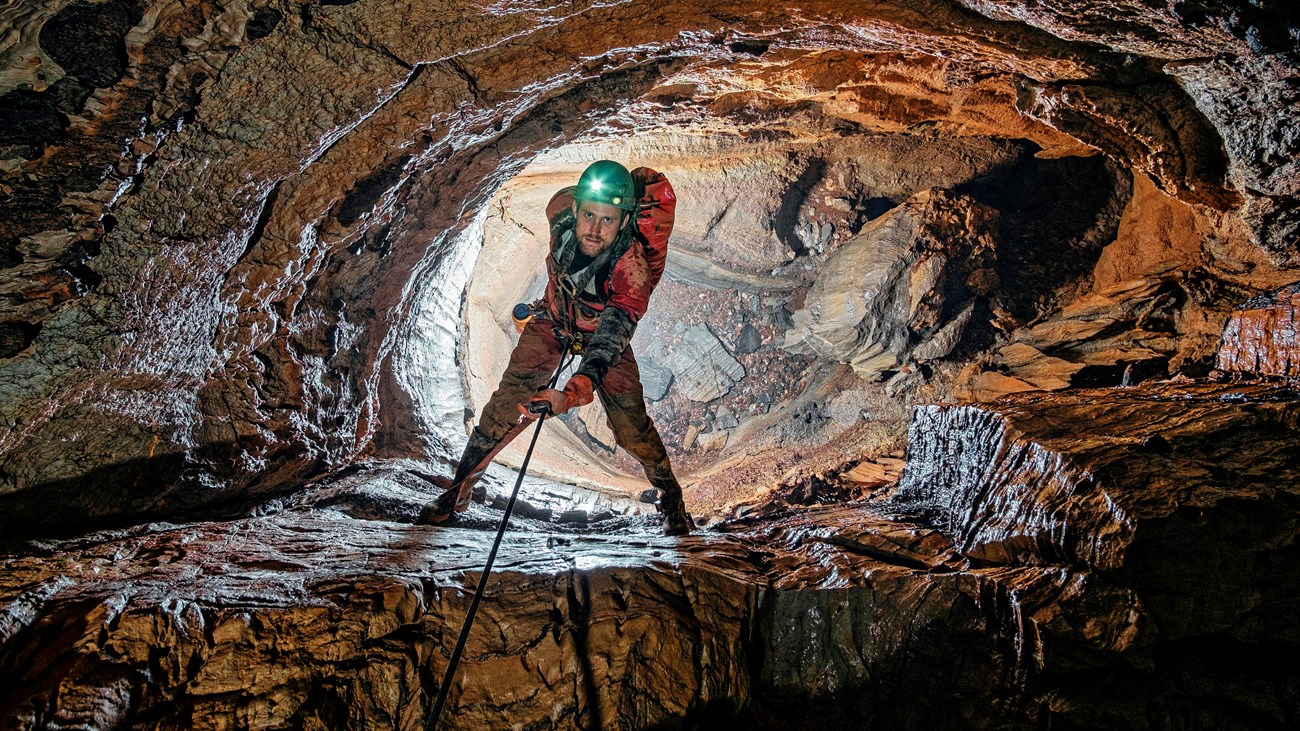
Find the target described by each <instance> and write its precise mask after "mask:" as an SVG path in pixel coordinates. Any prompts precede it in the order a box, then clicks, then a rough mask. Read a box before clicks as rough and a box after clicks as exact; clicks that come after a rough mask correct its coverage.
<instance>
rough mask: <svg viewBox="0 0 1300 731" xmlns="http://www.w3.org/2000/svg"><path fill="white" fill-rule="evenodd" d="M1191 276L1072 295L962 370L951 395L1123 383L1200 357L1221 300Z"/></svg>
mask: <svg viewBox="0 0 1300 731" xmlns="http://www.w3.org/2000/svg"><path fill="white" fill-rule="evenodd" d="M1198 279H1199V277H1198V276H1197V275H1196V274H1195V273H1187V272H1172V273H1168V274H1165V275H1163V276H1159V277H1144V278H1141V279H1136V280H1128V281H1124V282H1120V283H1118V284H1115V285H1112V286H1109V287H1106V288H1104V289H1102V290H1101V291H1099V292H1094V293H1092V294H1089V295H1086V296H1083V297H1080V298H1079V299H1078V300H1076V301H1074V302H1072V303H1070V304H1069V305H1067V306H1065V307H1064V308H1062V309H1061V310H1060V311H1059V312H1056V313H1054V314H1053V315H1052V316H1050V317H1048V318H1047V319H1045V320H1043V321H1042V322H1039V323H1037V324H1035V325H1033V326H1031V327H1027V328H1024V329H1021V330H1019V331H1017V332H1016V333H1015V335H1014V342H1012V343H1011V344H1009V345H1005V346H1002V347H1000V348H998V349H997V350H996V351H995V352H994V353H993V354H992V358H991V362H990V363H989V364H987V365H985V366H983V367H971V368H968V369H966V370H965V371H964V372H963V373H962V374H961V377H960V378H959V380H958V384H957V386H956V389H955V393H956V395H957V396H958V397H959V398H963V399H967V400H977V401H982V400H989V399H992V398H997V397H998V396H1000V395H1003V394H1006V393H1015V392H1019V391H1026V390H1045V391H1056V390H1061V389H1065V388H1070V387H1080V386H1084V387H1086V386H1119V385H1125V386H1127V385H1132V384H1135V383H1138V382H1141V381H1143V380H1146V379H1149V378H1152V377H1155V376H1162V375H1165V374H1166V372H1167V371H1169V370H1172V369H1176V368H1177V367H1179V366H1180V365H1181V364H1183V363H1186V362H1188V361H1199V360H1204V359H1206V358H1208V357H1209V354H1210V352H1211V351H1210V347H1211V346H1210V343H1212V342H1214V341H1213V340H1212V339H1211V335H1210V328H1211V327H1213V326H1214V323H1216V322H1218V321H1219V320H1218V318H1219V317H1220V316H1221V315H1219V314H1217V313H1219V312H1222V311H1223V310H1224V309H1226V303H1225V302H1224V301H1223V299H1222V298H1210V297H1205V296H1200V295H1199V294H1194V293H1197V292H1198V290H1202V289H1203V288H1204V284H1203V282H1202V281H1198Z"/></svg>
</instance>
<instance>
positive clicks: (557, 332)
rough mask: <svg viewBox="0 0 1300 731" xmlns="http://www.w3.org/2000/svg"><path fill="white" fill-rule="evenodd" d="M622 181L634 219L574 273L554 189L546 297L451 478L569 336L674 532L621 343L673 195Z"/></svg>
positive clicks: (651, 269) (664, 238)
mask: <svg viewBox="0 0 1300 731" xmlns="http://www.w3.org/2000/svg"><path fill="white" fill-rule="evenodd" d="M632 177H633V179H634V181H635V182H636V184H637V192H638V193H640V195H639V198H640V204H641V206H640V211H639V212H638V213H637V214H636V219H635V221H634V222H633V224H632V225H629V226H628V227H627V228H626V229H625V230H624V231H623V232H622V233H621V234H620V235H619V236H618V237H617V238H616V239H615V241H614V242H613V243H612V244H611V245H610V246H609V247H608V248H607V249H606V251H605V252H603V253H602V255H600V256H597V257H596V259H595V261H593V262H591V263H590V264H589V265H588V266H587V267H585V268H584V269H582V270H580V271H577V272H574V271H570V269H571V268H572V266H571V265H572V263H573V262H574V259H575V250H576V249H577V248H578V247H577V237H576V235H575V232H574V216H573V207H572V206H573V201H574V197H573V194H574V188H573V187H568V188H564V189H562V190H560V191H559V192H558V193H556V194H555V196H554V197H552V199H551V202H550V203H549V204H548V205H547V207H546V216H547V219H548V221H549V222H550V233H551V245H550V253H549V254H548V255H547V257H546V268H547V273H548V275H549V276H548V281H547V286H546V295H545V297H544V298H543V299H542V300H541V302H540V306H535V307H534V309H535V310H536V311H537V312H538V314H537V315H536V316H534V317H533V318H532V319H531V320H530V321H529V322H528V324H527V325H526V326H525V327H524V329H523V332H522V333H521V335H520V338H519V343H518V344H517V345H516V346H515V349H514V351H513V352H512V353H511V354H510V363H509V365H508V366H507V367H506V370H505V373H504V374H503V375H502V376H501V383H500V385H499V386H498V387H497V389H496V391H495V392H493V394H492V397H491V398H490V399H489V400H488V403H487V405H486V406H484V407H483V411H482V413H481V414H480V416H479V422H478V426H476V427H475V428H474V430H473V432H472V433H471V434H470V438H469V443H468V444H467V445H466V447H465V453H464V454H463V455H462V456H461V459H460V462H459V464H458V466H457V471H456V474H455V476H454V477H453V481H454V482H459V481H460V480H462V479H464V478H465V477H467V476H468V475H469V473H470V471H472V470H473V469H474V467H475V466H476V465H477V464H478V463H479V462H480V461H481V460H482V458H483V456H484V455H486V454H487V453H488V452H490V451H491V450H492V448H493V447H495V446H496V444H497V442H499V441H500V440H501V439H502V437H504V436H505V435H506V433H508V432H509V431H510V429H511V428H512V427H513V426H514V425H515V424H516V422H517V421H518V419H519V411H518V406H519V404H521V403H524V402H527V401H528V400H529V399H530V398H531V397H532V396H533V394H534V393H535V392H536V391H537V390H538V389H540V388H544V387H546V385H547V383H548V381H549V379H550V377H551V374H552V373H554V371H555V368H556V366H557V365H559V362H560V357H561V355H562V354H563V350H564V347H565V346H564V345H563V344H562V343H561V337H564V336H569V337H574V338H577V339H578V340H579V341H580V342H581V348H582V349H581V361H580V363H579V366H578V370H577V374H581V375H585V376H587V377H588V378H590V379H591V383H592V385H593V387H594V388H595V392H596V395H597V397H598V398H600V401H601V404H602V405H603V406H604V407H605V414H606V415H607V417H608V420H609V426H610V429H611V430H612V431H613V433H614V438H615V440H616V441H617V442H618V445H619V446H620V447H622V448H624V449H626V450H627V451H628V452H629V453H631V454H632V455H633V456H634V457H636V459H637V461H639V462H640V463H641V466H642V468H644V470H645V474H646V478H647V479H649V481H650V484H651V485H653V486H654V487H655V488H657V489H658V490H659V491H660V498H659V510H660V512H662V513H664V515H665V529H666V531H669V532H672V533H675V534H680V533H685V532H687V531H688V530H689V524H688V523H685V522H684V521H689V518H688V517H687V516H686V511H685V506H684V504H683V502H682V490H681V486H680V485H679V484H678V482H677V478H676V477H675V476H674V475H673V470H672V465H671V464H670V463H669V460H668V452H667V451H666V450H665V449H664V443H663V440H662V439H661V438H660V437H659V431H658V430H657V429H656V428H655V425H654V422H653V421H651V419H650V416H649V415H648V414H647V413H646V408H645V397H644V395H643V392H642V388H641V373H640V371H639V370H638V368H637V364H636V358H635V356H634V355H633V353H632V347H631V344H630V343H631V340H632V334H633V332H634V331H635V330H636V323H637V322H638V321H639V320H640V318H641V316H642V315H644V314H645V312H646V308H647V307H648V306H649V304H650V295H651V293H652V292H653V291H654V288H655V286H656V285H657V284H658V283H659V280H660V278H661V277H662V276H663V271H664V263H665V260H666V259H667V254H668V237H669V235H670V234H671V233H672V228H673V215H674V210H675V209H676V205H677V199H676V196H675V194H674V193H673V189H672V186H671V185H670V184H669V182H668V179H667V178H666V177H664V176H663V175H662V174H661V173H658V172H656V171H654V170H651V169H649V168H637V169H636V170H633V171H632ZM674 521H676V528H677V530H676V531H673V530H672V528H673V527H674Z"/></svg>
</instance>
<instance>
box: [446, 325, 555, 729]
mask: <svg viewBox="0 0 1300 731" xmlns="http://www.w3.org/2000/svg"><path fill="white" fill-rule="evenodd" d="M562 345H563V346H564V347H563V348H562V349H561V353H563V355H561V356H560V365H559V366H558V367H557V368H556V369H555V374H554V375H552V376H551V382H550V386H549V387H550V388H555V385H556V384H557V383H558V382H559V380H560V374H561V373H562V372H564V369H565V368H567V367H568V365H569V363H570V362H571V361H572V360H573V355H572V354H570V353H569V352H568V351H569V344H568V343H562ZM546 416H547V413H546V412H542V413H541V414H540V415H539V416H538V419H537V428H536V429H534V430H533V438H532V441H530V442H529V443H528V452H527V453H525V454H524V461H523V464H521V465H520V466H519V478H518V479H517V480H515V489H514V490H512V491H511V493H510V500H509V501H507V502H506V511H505V515H503V516H501V525H500V526H498V527H497V537H496V540H495V541H493V542H492V550H491V551H490V552H489V553H488V558H487V565H486V566H484V567H483V574H482V576H480V577H479V580H478V588H477V589H475V590H474V598H473V599H472V600H471V601H470V603H469V612H468V613H467V614H466V615H465V623H464V624H463V625H461V628H460V637H458V638H457V639H456V647H455V649H453V650H452V651H451V659H450V661H448V663H447V671H446V672H445V673H443V676H442V685H441V686H440V687H439V688H438V699H437V700H436V701H434V704H433V712H432V713H430V714H429V719H428V722H427V723H425V725H424V728H425V731H433V729H434V728H435V727H436V726H437V725H438V720H439V719H440V718H441V717H442V709H443V706H445V705H446V703H447V693H448V692H449V691H450V690H451V681H452V680H453V679H455V677H456V667H457V666H458V665H460V656H461V654H462V653H463V652H464V651H465V641H466V640H467V639H469V631H470V628H471V627H473V626H474V615H476V614H478V605H479V602H481V601H483V590H484V589H485V588H487V582H488V577H489V576H490V575H491V574H492V565H493V564H495V563H496V560H497V550H498V549H499V548H501V539H502V538H504V537H505V534H506V526H507V525H508V524H509V523H510V514H511V513H512V512H514V509H515V499H516V498H518V497H519V488H520V487H521V486H522V485H523V484H524V476H525V475H526V474H527V473H528V461H529V460H531V459H532V458H533V447H535V446H537V437H538V436H540V435H541V433H542V422H544V421H546Z"/></svg>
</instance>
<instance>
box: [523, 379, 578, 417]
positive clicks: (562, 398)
mask: <svg viewBox="0 0 1300 731" xmlns="http://www.w3.org/2000/svg"><path fill="white" fill-rule="evenodd" d="M592 391H593V389H592V386H591V379H590V378H587V377H586V376H584V375H582V374H578V375H576V376H574V377H573V378H570V379H569V382H568V383H566V384H564V390H563V391H557V390H555V389H553V388H543V389H541V390H539V391H538V392H537V393H535V394H533V397H532V398H531V399H529V400H528V403H526V404H519V413H521V414H523V415H524V416H527V417H529V418H533V417H535V416H537V415H539V414H543V413H547V414H550V415H551V416H559V415H560V414H563V413H565V412H567V411H568V410H569V409H576V408H578V407H579V406H586V405H587V404H589V403H591V401H592V399H593V398H594V394H593V393H592Z"/></svg>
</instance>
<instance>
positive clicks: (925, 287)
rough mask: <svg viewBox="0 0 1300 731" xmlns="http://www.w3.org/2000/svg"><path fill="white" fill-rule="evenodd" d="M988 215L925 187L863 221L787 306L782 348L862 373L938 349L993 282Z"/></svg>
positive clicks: (955, 335)
mask: <svg viewBox="0 0 1300 731" xmlns="http://www.w3.org/2000/svg"><path fill="white" fill-rule="evenodd" d="M996 217H997V214H996V213H995V212H994V211H992V210H990V209H987V208H985V207H983V206H980V205H979V204H977V203H975V202H973V201H971V200H969V199H965V198H962V197H960V196H955V195H953V194H951V193H946V192H944V191H939V190H932V191H928V192H926V193H922V194H919V195H917V196H916V197H914V198H912V199H911V200H909V201H908V202H907V203H906V204H905V205H903V206H899V207H898V208H896V209H894V210H893V211H891V212H890V213H888V214H886V215H885V216H882V217H881V218H879V219H877V220H876V221H874V222H872V223H871V224H870V225H869V226H867V227H866V228H865V229H864V230H863V232H862V233H860V234H858V235H857V236H856V237H855V238H853V239H851V240H850V241H848V242H846V243H845V244H844V245H843V246H841V247H840V248H839V249H838V250H837V251H836V252H835V253H834V254H833V255H832V256H831V257H830V259H829V260H828V261H827V262H826V266H825V268H824V269H823V270H822V272H821V273H820V275H819V276H818V278H817V281H816V282H814V283H813V285H812V287H811V288H810V289H809V291H808V294H807V297H806V299H805V300H804V308H803V309H801V310H798V311H796V312H795V315H794V319H795V326H794V329H792V330H791V331H790V332H788V333H787V334H786V340H785V347H786V349H787V350H791V351H793V352H799V353H815V354H817V355H820V356H824V357H828V358H833V359H835V360H838V361H840V362H843V363H848V364H850V365H851V366H852V367H853V370H854V371H855V372H856V373H857V374H858V375H859V376H861V377H863V378H868V379H876V378H879V376H880V375H881V374H882V373H884V372H885V371H892V370H894V369H896V368H897V367H898V366H900V365H902V364H903V363H906V362H907V361H908V360H909V359H911V358H914V357H915V358H916V359H918V360H934V359H938V358H942V357H943V356H945V355H947V354H948V353H949V352H951V351H952V349H953V347H955V346H956V344H957V341H958V340H960V339H961V334H962V332H963V330H964V327H965V325H966V322H967V321H969V318H970V309H971V307H973V301H972V300H973V298H974V297H976V296H979V295H981V294H988V293H989V292H990V291H991V289H992V286H993V285H994V283H995V282H996V276H997V275H996V274H995V273H994V270H993V264H994V261H995V258H996V253H995V250H994V241H993V235H992V230H991V229H992V227H993V226H994V225H995V221H996Z"/></svg>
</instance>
